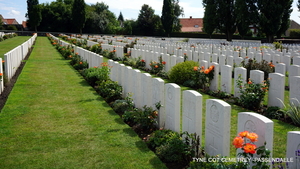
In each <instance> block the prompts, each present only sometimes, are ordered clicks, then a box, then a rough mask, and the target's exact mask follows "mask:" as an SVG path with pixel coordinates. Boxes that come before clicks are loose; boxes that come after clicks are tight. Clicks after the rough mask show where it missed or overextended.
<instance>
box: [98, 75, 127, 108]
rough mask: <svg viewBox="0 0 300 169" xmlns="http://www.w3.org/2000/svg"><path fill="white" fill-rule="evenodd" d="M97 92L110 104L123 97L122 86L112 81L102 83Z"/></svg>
mask: <svg viewBox="0 0 300 169" xmlns="http://www.w3.org/2000/svg"><path fill="white" fill-rule="evenodd" d="M96 90H97V91H98V92H99V94H100V95H101V96H102V97H103V98H104V100H105V101H106V102H108V103H110V102H112V101H115V100H117V99H120V98H121V97H122V86H120V85H119V84H118V82H114V81H111V80H106V81H102V82H101V83H100V84H99V87H97V88H96Z"/></svg>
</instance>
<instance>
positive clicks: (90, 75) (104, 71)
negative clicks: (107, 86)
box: [82, 62, 110, 86]
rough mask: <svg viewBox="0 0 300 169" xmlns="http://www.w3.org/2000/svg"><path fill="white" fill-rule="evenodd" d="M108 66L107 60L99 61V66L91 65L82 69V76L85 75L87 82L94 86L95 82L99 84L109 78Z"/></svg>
mask: <svg viewBox="0 0 300 169" xmlns="http://www.w3.org/2000/svg"><path fill="white" fill-rule="evenodd" d="M109 73H110V67H109V65H108V64H107V62H103V63H101V67H93V68H89V69H85V70H84V71H83V73H82V74H83V76H85V78H86V80H87V82H88V83H89V84H90V85H92V86H95V85H96V84H97V83H98V84H100V83H102V82H105V81H107V80H109V79H110V78H109Z"/></svg>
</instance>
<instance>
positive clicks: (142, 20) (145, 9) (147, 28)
mask: <svg viewBox="0 0 300 169" xmlns="http://www.w3.org/2000/svg"><path fill="white" fill-rule="evenodd" d="M158 18H159V16H157V15H155V14H154V9H152V8H151V7H150V6H149V5H147V4H144V5H143V6H142V9H141V10H140V13H139V16H138V19H137V27H138V28H139V31H140V33H141V34H143V35H148V36H151V35H154V32H156V31H157V29H156V28H158V27H159V25H161V20H160V19H158Z"/></svg>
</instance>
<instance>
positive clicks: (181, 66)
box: [169, 61, 199, 84]
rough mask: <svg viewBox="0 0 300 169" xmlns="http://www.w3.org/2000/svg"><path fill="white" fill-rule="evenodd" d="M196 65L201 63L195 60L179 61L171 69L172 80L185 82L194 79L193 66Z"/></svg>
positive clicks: (180, 82)
mask: <svg viewBox="0 0 300 169" xmlns="http://www.w3.org/2000/svg"><path fill="white" fill-rule="evenodd" d="M195 66H199V63H198V62H195V61H186V62H182V63H178V64H177V65H175V66H173V67H172V69H171V70H170V73H169V78H170V80H171V81H173V82H175V83H178V84H183V83H184V82H186V81H188V80H190V79H192V75H193V73H194V70H193V68H194V67H195Z"/></svg>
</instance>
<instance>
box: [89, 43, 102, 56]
mask: <svg viewBox="0 0 300 169" xmlns="http://www.w3.org/2000/svg"><path fill="white" fill-rule="evenodd" d="M91 51H92V52H94V53H97V54H101V53H102V47H101V44H96V45H93V46H92V47H91Z"/></svg>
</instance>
